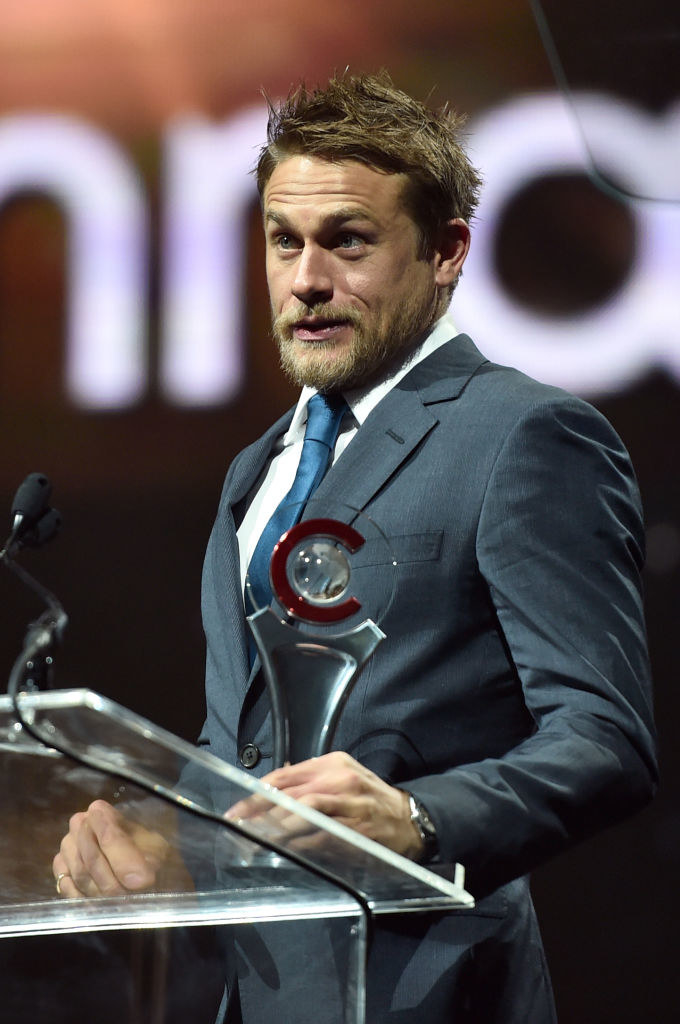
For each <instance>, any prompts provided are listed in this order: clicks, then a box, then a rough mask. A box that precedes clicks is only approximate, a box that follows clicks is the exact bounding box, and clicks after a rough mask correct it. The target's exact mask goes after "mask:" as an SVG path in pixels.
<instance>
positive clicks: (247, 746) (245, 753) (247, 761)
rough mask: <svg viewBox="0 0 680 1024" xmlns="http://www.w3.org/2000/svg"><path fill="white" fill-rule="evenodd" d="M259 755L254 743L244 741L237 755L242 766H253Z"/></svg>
mask: <svg viewBox="0 0 680 1024" xmlns="http://www.w3.org/2000/svg"><path fill="white" fill-rule="evenodd" d="M261 757H262V755H261V754H260V748H259V747H256V746H255V744H254V743H244V744H243V746H242V747H241V750H240V751H239V755H238V759H239V761H240V762H241V764H242V765H243V767H244V768H254V767H255V765H256V764H257V763H258V761H259V760H260V758H261Z"/></svg>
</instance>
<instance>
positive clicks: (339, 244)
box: [336, 231, 363, 249]
mask: <svg viewBox="0 0 680 1024" xmlns="http://www.w3.org/2000/svg"><path fill="white" fill-rule="evenodd" d="M359 245H363V239H362V238H359V237H358V235H352V234H350V233H349V232H348V231H346V232H345V233H344V234H342V235H339V236H338V238H337V241H336V248H338V249H355V248H356V247H357V246H359Z"/></svg>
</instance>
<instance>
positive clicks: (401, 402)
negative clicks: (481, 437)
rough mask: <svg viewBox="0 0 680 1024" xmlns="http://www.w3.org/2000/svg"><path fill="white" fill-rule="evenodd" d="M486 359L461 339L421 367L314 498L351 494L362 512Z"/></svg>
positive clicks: (384, 404)
mask: <svg viewBox="0 0 680 1024" xmlns="http://www.w3.org/2000/svg"><path fill="white" fill-rule="evenodd" d="M485 361H486V360H485V358H484V356H483V355H482V354H481V353H480V352H479V351H478V349H477V348H476V347H475V346H474V344H473V343H472V341H471V340H470V339H469V338H468V337H467V336H466V335H459V336H458V337H457V338H456V339H455V340H453V341H451V342H449V343H448V344H446V345H443V346H442V347H441V348H439V349H437V350H436V351H435V352H433V353H432V355H431V356H429V357H428V358H427V359H424V360H423V361H422V362H421V363H418V365H417V366H415V367H414V368H413V370H412V371H411V372H410V373H408V374H407V375H406V376H405V377H404V378H403V379H402V380H401V381H400V382H399V383H398V384H397V385H396V386H395V387H394V388H392V390H391V391H390V392H388V394H387V395H386V396H385V398H384V399H383V400H382V401H381V402H380V403H379V404H378V405H377V406H376V408H375V409H374V410H373V412H372V413H371V414H370V416H368V418H367V419H366V421H365V422H364V423H363V424H362V426H361V428H360V429H359V430H358V431H357V434H356V437H355V438H354V439H353V440H352V443H351V444H350V445H349V446H348V447H347V449H346V450H345V451H344V452H343V454H342V455H341V456H340V458H339V459H338V460H337V462H336V463H335V464H334V465H333V467H332V468H331V470H330V471H329V472H328V473H327V474H326V476H325V478H324V479H323V481H322V482H321V484H320V486H319V488H318V490H317V491H316V493H315V495H314V499H318V500H323V499H324V498H331V497H335V498H336V500H337V496H338V495H339V494H342V495H347V504H348V505H350V506H351V507H353V508H357V509H363V508H364V507H365V506H366V505H367V504H368V503H369V502H370V501H371V500H372V499H373V498H374V497H375V495H376V494H377V493H378V492H379V491H380V490H381V488H382V487H384V486H385V484H386V483H387V482H388V480H389V479H390V477H392V476H393V474H394V473H395V472H396V471H397V470H398V468H399V466H400V465H401V464H402V463H403V462H405V461H406V459H408V458H410V457H411V456H412V454H413V453H414V451H415V450H416V449H417V447H418V446H419V445H420V444H421V442H422V441H423V439H424V438H425V437H426V436H427V435H428V434H429V433H430V431H431V430H433V429H434V427H436V425H437V423H438V422H439V418H438V416H437V409H436V406H437V404H438V403H440V402H447V401H453V400H455V399H457V398H458V397H459V395H460V394H461V393H462V391H463V390H464V388H465V385H466V384H467V382H468V381H469V379H470V377H471V376H472V375H473V374H474V373H475V372H476V371H477V370H478V369H479V367H480V366H481V365H482V363H484V362H485Z"/></svg>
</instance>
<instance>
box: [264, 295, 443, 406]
mask: <svg viewBox="0 0 680 1024" xmlns="http://www.w3.org/2000/svg"><path fill="white" fill-rule="evenodd" d="M436 308H437V298H436V296H435V297H434V298H433V297H432V295H431V294H428V295H415V296H410V297H409V298H408V300H406V301H404V302H403V303H401V304H400V305H399V306H398V307H396V308H395V309H394V310H393V311H392V313H391V315H390V316H389V317H388V318H383V320H382V321H380V322H378V323H377V324H375V325H371V327H370V328H369V327H367V326H366V324H365V323H364V319H363V317H362V315H361V313H359V311H358V310H357V309H355V308H354V307H353V306H347V305H345V306H343V305H340V304H334V303H330V302H319V303H316V304H315V305H313V306H306V305H304V303H300V305H299V306H297V307H296V308H295V309H290V310H288V311H287V312H285V313H282V314H280V316H278V317H275V318H274V319H273V322H272V333H273V335H274V339H275V341H276V343H277V345H278V348H279V356H280V360H281V368H282V370H283V372H284V373H285V374H286V376H287V377H288V379H289V380H291V381H292V382H293V384H296V385H297V386H298V387H304V385H308V386H309V387H313V388H316V389H317V391H322V392H325V393H330V392H333V391H340V390H342V389H347V388H355V387H359V386H362V385H365V384H368V383H370V381H372V380H373V379H374V378H376V377H378V376H379V375H381V374H382V373H385V372H386V371H388V370H391V371H392V372H396V370H397V369H399V368H400V367H402V366H403V365H405V364H406V363H407V362H408V360H409V358H410V356H411V353H412V352H413V350H414V348H415V347H416V346H417V344H418V342H419V341H420V340H421V338H422V336H423V335H424V334H425V333H426V331H428V330H429V328H430V327H431V326H432V324H433V323H434V321H435V319H436V314H435V310H436ZM306 316H314V317H319V318H322V319H324V320H327V321H332V322H334V323H337V322H338V321H346V322H347V323H348V324H350V325H351V327H352V329H353V337H352V341H351V343H350V345H349V347H348V348H347V349H346V350H345V351H344V352H340V353H336V352H334V349H335V348H336V346H337V342H335V341H333V340H328V341H326V340H323V341H306V342H297V341H296V339H295V337H294V335H293V326H294V325H295V324H296V323H298V322H299V321H300V320H301V319H302V318H303V317H306ZM303 346H304V347H303Z"/></svg>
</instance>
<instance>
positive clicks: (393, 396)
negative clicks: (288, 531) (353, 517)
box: [227, 335, 485, 732]
mask: <svg viewBox="0 0 680 1024" xmlns="http://www.w3.org/2000/svg"><path fill="white" fill-rule="evenodd" d="M484 362H485V359H484V356H482V355H481V353H480V352H479V351H478V350H477V349H476V348H475V346H474V345H473V343H472V341H471V340H470V339H469V338H468V337H467V336H466V335H458V337H457V338H456V339H455V340H454V341H452V342H449V343H448V344H446V345H443V346H442V347H441V348H439V349H437V350H436V351H435V352H433V353H432V355H431V356H429V357H428V358H427V359H424V360H423V361H422V362H421V363H418V365H417V366H415V367H414V368H413V370H412V371H411V372H410V373H408V374H407V375H406V376H405V377H404V378H403V379H402V380H401V381H400V382H399V384H397V385H396V386H395V387H394V388H392V390H391V391H390V392H389V393H388V394H387V395H386V396H385V398H384V399H383V400H382V401H381V402H380V403H379V404H378V405H377V406H376V408H375V409H374V410H373V411H372V412H371V414H370V415H369V416H368V418H367V419H366V421H365V422H364V423H363V424H362V426H361V427H360V429H359V430H358V431H357V434H356V436H355V437H354V438H353V440H352V442H351V444H349V445H348V447H347V448H346V449H345V451H344V452H343V454H342V455H341V456H340V458H339V459H338V460H337V461H336V462H335V463H334V465H333V466H332V468H331V469H330V470H329V472H328V473H327V474H326V476H325V477H324V479H323V480H322V482H321V484H320V485H319V487H318V489H317V490H316V492H315V493H314V495H313V496H312V501H313V502H314V501H317V500H318V501H323V500H324V499H327V500H329V501H333V502H335V503H337V501H338V498H339V497H340V498H341V501H342V503H343V504H345V505H348V506H350V507H351V508H355V509H359V510H361V509H363V508H364V507H365V506H366V505H367V504H368V503H369V502H370V501H371V500H372V499H373V498H374V497H375V495H376V494H377V493H378V492H379V491H380V490H381V488H382V487H384V486H385V485H386V484H387V482H388V481H389V479H390V477H392V476H393V474H394V473H395V472H396V471H397V470H398V468H399V466H400V465H401V464H402V463H403V462H404V461H405V460H406V459H408V458H409V457H411V456H412V454H413V453H414V452H415V451H416V449H417V448H418V446H419V445H420V444H421V443H422V441H423V439H424V438H425V437H427V435H428V434H429V433H430V431H431V430H433V429H434V428H435V427H436V426H437V424H438V422H439V419H438V417H437V415H436V406H437V404H438V403H439V402H445V401H453V400H455V399H456V398H458V396H459V395H460V394H461V393H462V391H463V390H464V388H465V385H466V384H467V382H468V381H469V379H470V377H471V376H472V375H473V374H474V373H475V372H476V371H477V370H478V369H479V367H480V366H481V365H482V363H484ZM291 419H292V411H290V412H288V413H287V414H286V416H284V417H282V419H280V420H279V421H278V423H275V424H274V426H273V427H272V428H271V429H270V430H268V431H267V433H266V434H265V435H264V436H263V437H262V438H261V439H260V441H258V442H256V443H255V444H254V445H251V447H250V448H248V449H246V451H245V452H244V453H243V456H242V457H241V458H242V459H243V463H244V464H243V466H242V467H239V469H238V472H237V473H235V474H234V478H233V480H232V482H231V485H230V486H229V487H228V491H227V497H228V500H229V501H230V503H231V505H232V507H233V505H235V504H237V503H238V502H239V501H241V500H243V498H244V497H245V496H246V495H247V493H248V491H249V490H250V488H251V487H252V486H253V484H254V483H255V481H256V479H257V477H258V475H259V474H260V473H261V472H262V469H263V467H264V465H265V461H266V459H267V458H268V456H269V453H270V452H271V449H272V446H273V444H274V442H275V440H276V438H277V437H278V436H279V435H280V434H281V433H283V431H285V430H286V429H287V427H288V425H289V424H290V421H291ZM312 514H314V513H312ZM233 572H234V573H235V574H236V576H237V577H238V553H237V554H236V561H235V564H234V566H233ZM239 599H240V597H239ZM244 657H245V655H244ZM245 663H246V665H247V660H246V662H245ZM258 664H259V663H256V666H257V665H258ZM257 676H258V673H257V672H256V671H255V670H254V671H253V672H251V674H250V679H249V680H248V685H247V687H246V697H245V702H244V705H243V707H242V710H241V725H242V726H245V725H246V719H247V729H250V731H251V732H253V731H254V730H255V728H256V726H257V725H259V724H260V722H261V719H262V716H263V715H264V713H265V711H264V710H263V708H262V707H259V709H257V710H256V708H257V705H258V704H261V703H262V698H263V696H264V694H263V686H262V680H261V678H260V679H259V680H258V682H257V685H255V681H256V677H257Z"/></svg>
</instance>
